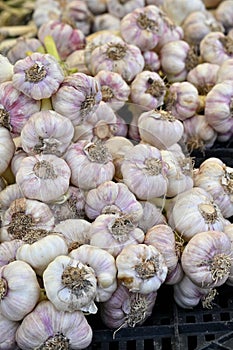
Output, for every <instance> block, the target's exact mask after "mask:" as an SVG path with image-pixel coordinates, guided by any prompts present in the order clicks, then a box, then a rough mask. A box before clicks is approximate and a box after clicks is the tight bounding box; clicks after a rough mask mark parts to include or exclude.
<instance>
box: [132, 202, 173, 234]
mask: <svg viewBox="0 0 233 350" xmlns="http://www.w3.org/2000/svg"><path fill="white" fill-rule="evenodd" d="M139 203H140V204H141V205H142V208H143V215H142V217H141V219H140V220H139V222H138V227H139V228H140V229H142V230H143V232H144V233H146V232H147V231H148V230H149V229H150V228H151V227H152V226H155V225H159V224H165V223H166V221H167V219H166V217H165V216H164V215H163V213H162V210H161V209H160V208H159V207H157V206H156V205H155V204H154V203H151V202H149V201H139Z"/></svg>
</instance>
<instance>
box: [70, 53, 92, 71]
mask: <svg viewBox="0 0 233 350" xmlns="http://www.w3.org/2000/svg"><path fill="white" fill-rule="evenodd" d="M65 66H66V68H67V69H68V71H72V70H73V69H74V70H77V71H78V72H79V73H84V74H90V71H89V69H88V68H87V65H86V60H85V49H80V50H74V51H72V53H71V54H70V55H68V56H67V57H66V60H65Z"/></svg>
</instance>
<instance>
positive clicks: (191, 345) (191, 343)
mask: <svg viewBox="0 0 233 350" xmlns="http://www.w3.org/2000/svg"><path fill="white" fill-rule="evenodd" d="M196 347H197V336H188V349H189V350H195V349H196Z"/></svg>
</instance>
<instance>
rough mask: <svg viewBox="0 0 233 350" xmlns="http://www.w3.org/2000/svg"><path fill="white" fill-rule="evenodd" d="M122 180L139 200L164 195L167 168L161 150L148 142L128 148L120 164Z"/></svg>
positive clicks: (166, 182) (166, 183)
mask: <svg viewBox="0 0 233 350" xmlns="http://www.w3.org/2000/svg"><path fill="white" fill-rule="evenodd" d="M121 171H122V175H123V182H124V183H125V184H126V185H127V186H128V188H129V189H130V191H132V192H133V193H134V195H135V196H136V197H137V198H138V199H140V200H148V199H152V198H154V197H160V196H165V194H166V191H167V185H168V180H167V177H166V174H167V171H168V168H167V165H166V164H165V163H164V162H163V160H162V155H161V152H160V151H159V150H158V149H157V148H156V147H153V146H151V145H148V144H138V145H136V146H134V147H133V148H131V149H129V150H128V151H127V152H126V154H125V157H124V160H123V162H122V165H121Z"/></svg>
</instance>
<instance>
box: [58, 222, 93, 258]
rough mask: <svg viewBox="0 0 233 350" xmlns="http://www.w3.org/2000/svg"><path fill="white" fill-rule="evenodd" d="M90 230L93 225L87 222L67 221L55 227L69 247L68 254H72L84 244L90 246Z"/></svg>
mask: <svg viewBox="0 0 233 350" xmlns="http://www.w3.org/2000/svg"><path fill="white" fill-rule="evenodd" d="M90 228H91V223H90V222H88V221H87V220H84V219H66V220H63V221H60V222H59V223H58V224H57V225H55V227H54V231H56V232H59V233H61V234H62V235H63V237H64V239H65V241H66V243H67V245H68V252H70V251H71V250H73V249H76V248H78V247H79V246H80V245H82V244H90V239H91V233H90Z"/></svg>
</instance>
